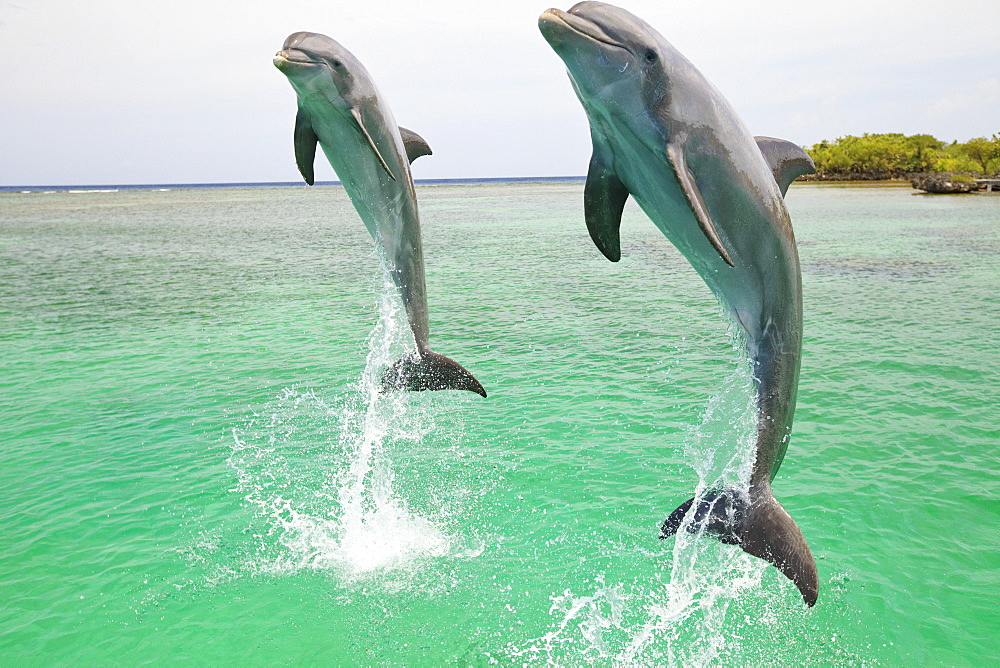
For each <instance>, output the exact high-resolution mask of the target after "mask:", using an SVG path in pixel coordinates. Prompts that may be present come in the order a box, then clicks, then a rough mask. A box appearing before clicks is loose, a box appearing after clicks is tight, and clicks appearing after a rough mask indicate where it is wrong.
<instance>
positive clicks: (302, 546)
mask: <svg viewBox="0 0 1000 668" xmlns="http://www.w3.org/2000/svg"><path fill="white" fill-rule="evenodd" d="M401 311H402V309H401V308H400V306H399V297H398V295H397V291H396V289H395V287H394V286H393V285H392V284H391V283H390V282H389V279H388V277H387V276H385V277H384V285H383V290H382V293H381V296H380V298H379V313H380V317H379V321H378V323H377V325H376V326H375V328H374V330H373V331H372V334H371V335H370V337H369V340H368V345H369V353H368V356H367V363H366V367H365V371H364V373H363V374H362V377H361V379H360V380H359V382H358V383H357V384H356V386H355V387H354V388H353V389H352V390H351V392H350V393H349V395H348V396H347V397H346V398H344V400H343V402H342V404H341V405H338V406H337V407H336V408H333V407H331V406H329V405H327V404H326V403H324V402H323V401H321V400H320V399H319V398H318V397H316V395H315V394H314V393H311V392H305V393H300V392H298V391H297V390H294V389H289V390H286V391H285V392H284V396H283V397H281V398H279V399H278V400H277V401H276V405H274V406H272V407H271V408H270V409H269V410H270V412H272V415H271V416H270V417H268V416H260V417H262V418H264V420H266V421H267V425H266V427H265V428H263V429H261V430H260V433H259V434H257V435H254V438H253V439H252V440H253V441H256V442H257V443H256V444H255V443H253V442H250V441H249V440H248V438H247V437H241V434H240V433H239V432H238V430H234V431H233V443H232V445H231V449H232V456H231V457H230V459H229V463H230V465H231V466H232V467H233V468H234V469H236V471H237V474H238V475H239V479H240V485H239V487H238V488H237V489H238V491H241V492H242V493H243V494H244V497H245V499H246V500H247V501H248V502H249V503H252V504H253V505H255V506H257V507H258V509H259V515H260V516H262V517H264V518H265V519H266V521H267V523H268V535H267V536H266V537H263V538H265V539H270V538H272V537H273V538H276V539H277V544H278V545H279V546H280V547H281V548H282V549H280V550H278V553H277V554H274V553H273V552H274V551H273V550H270V551H268V550H267V549H266V548H267V545H265V549H264V552H265V553H268V556H267V557H266V558H265V559H264V560H263V561H262V562H258V563H257V564H256V569H257V570H260V571H264V572H271V573H279V572H280V573H294V572H297V571H300V570H303V569H311V570H328V571H331V572H334V573H336V574H337V575H339V576H340V577H341V578H343V580H344V581H345V582H349V581H352V580H354V579H356V578H359V577H363V576H367V575H371V574H374V573H379V572H384V571H397V572H398V571H400V570H403V571H409V570H413V569H415V568H418V567H419V566H420V564H421V563H424V562H426V561H427V560H430V559H440V558H446V557H450V558H458V557H473V556H477V555H478V554H480V553H481V552H482V550H483V548H482V546H481V545H473V546H472V547H470V546H469V545H468V543H467V541H462V540H461V539H456V538H453V537H452V536H450V535H449V533H448V531H447V528H446V526H445V523H444V521H443V518H442V517H427V516H423V515H421V514H419V513H417V512H415V511H413V510H412V509H411V508H410V507H409V506H408V504H407V502H406V500H405V499H403V498H401V496H400V495H399V493H398V492H397V491H396V488H395V485H394V479H395V472H394V470H393V467H392V463H391V456H390V455H391V454H392V453H391V452H390V451H389V449H388V448H389V446H390V445H391V444H397V443H400V442H404V443H414V442H419V441H420V440H421V439H422V438H424V437H425V436H426V435H427V434H430V433H432V432H433V430H434V418H433V416H432V415H428V414H427V413H426V412H423V411H420V410H417V409H414V407H413V405H412V404H413V401H412V397H411V395H409V394H408V393H405V392H387V393H383V392H380V391H379V387H380V380H381V374H382V371H383V370H384V369H385V368H386V366H387V365H388V364H390V363H392V362H393V361H395V360H396V359H398V358H399V357H400V356H401V355H402V353H403V352H404V351H405V349H406V347H407V345H406V344H409V345H410V346H412V335H411V334H410V331H409V327H408V325H407V324H406V321H405V319H404V318H403V316H402V313H401ZM303 411H305V412H306V413H310V412H311V413H312V414H314V415H317V414H318V415H324V414H325V416H326V418H327V420H328V421H333V420H336V422H337V425H336V427H335V428H332V429H331V431H333V432H335V433H336V436H334V435H333V434H331V437H330V446H331V449H332V450H333V451H334V452H333V454H334V455H335V460H336V462H337V465H336V466H335V467H334V468H333V470H331V471H330V472H329V473H328V474H326V479H325V480H315V479H312V480H309V479H307V476H304V475H300V473H299V472H297V470H296V467H295V466H293V465H292V464H290V463H289V462H288V461H286V460H285V459H284V457H283V456H282V454H281V453H282V450H283V449H284V445H285V444H284V438H285V437H284V436H283V434H286V433H294V432H295V425H294V422H295V421H302V422H304V421H306V420H307V416H303V415H302V412H303ZM288 422H292V424H287V423H288ZM310 488H311V489H310ZM266 542H267V540H265V543H266ZM271 542H272V544H273V541H271Z"/></svg>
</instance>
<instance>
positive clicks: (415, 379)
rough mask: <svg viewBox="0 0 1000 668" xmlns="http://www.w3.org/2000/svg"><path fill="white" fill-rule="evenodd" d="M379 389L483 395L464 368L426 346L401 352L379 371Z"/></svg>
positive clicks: (479, 385)
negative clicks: (382, 371)
mask: <svg viewBox="0 0 1000 668" xmlns="http://www.w3.org/2000/svg"><path fill="white" fill-rule="evenodd" d="M381 389H382V391H383V392H387V391H392V390H409V391H411V392H421V391H423V390H468V391H469V392H475V393H476V394H478V395H479V396H482V397H485V396H486V390H485V389H483V386H482V384H481V383H480V382H479V381H478V380H476V377H475V376H473V375H472V374H471V373H469V371H468V369H466V368H465V367H464V366H462V365H461V364H459V363H458V362H456V361H455V360H453V359H451V358H450V357H445V356H444V355H441V354H439V353H436V352H434V351H433V350H431V349H430V348H425V349H424V350H415V351H413V352H412V353H408V354H407V355H404V356H403V357H402V358H400V359H399V360H397V361H396V363H395V364H393V365H392V366H391V367H389V368H388V369H386V371H385V373H384V374H383V375H382V387H381Z"/></svg>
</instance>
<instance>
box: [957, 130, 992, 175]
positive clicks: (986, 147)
mask: <svg viewBox="0 0 1000 668" xmlns="http://www.w3.org/2000/svg"><path fill="white" fill-rule="evenodd" d="M961 147H962V148H961V152H962V153H963V154H964V155H965V156H966V157H967V158H969V159H970V160H973V161H974V162H975V163H976V164H977V165H979V166H980V167H982V170H983V173H984V174H988V173H990V171H991V170H990V166H991V165H992V164H993V163H994V162H1000V136H998V135H993V136H992V137H991V138H989V139H987V138H986V137H976V138H975V139H970V140H969V141H967V142H965V143H964V144H962V145H961Z"/></svg>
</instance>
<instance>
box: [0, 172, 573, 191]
mask: <svg viewBox="0 0 1000 668" xmlns="http://www.w3.org/2000/svg"><path fill="white" fill-rule="evenodd" d="M586 180H587V177H586V176H495V177H464V178H449V179H414V180H413V182H414V183H415V184H416V185H418V186H434V185H472V184H477V183H495V184H504V183H571V182H583V181H586ZM316 185H317V186H334V187H340V186H341V185H342V184H341V182H340V181H316ZM297 187H301V188H309V187H310V186H307V185H306V184H305V183H303V182H302V181H232V182H219V183H105V184H87V185H21V186H0V192H8V193H10V192H12V193H38V192H72V193H100V192H114V191H117V190H191V189H202V188H204V189H210V188H297Z"/></svg>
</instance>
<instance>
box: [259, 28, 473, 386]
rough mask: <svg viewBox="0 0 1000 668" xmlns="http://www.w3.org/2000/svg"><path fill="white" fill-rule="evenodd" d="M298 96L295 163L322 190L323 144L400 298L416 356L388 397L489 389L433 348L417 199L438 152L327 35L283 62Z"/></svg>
mask: <svg viewBox="0 0 1000 668" xmlns="http://www.w3.org/2000/svg"><path fill="white" fill-rule="evenodd" d="M274 64H275V66H276V67H277V68H278V69H279V70H281V72H282V73H283V74H284V75H285V76H287V77H288V81H289V82H290V83H291V84H292V88H293V89H295V93H296V95H297V96H298V114H297V115H296V117H295V162H296V163H297V164H298V167H299V171H300V172H301V173H302V177H303V178H304V179H305V181H306V183H308V184H309V185H312V184H313V180H314V177H313V161H314V160H315V157H316V144H317V143H318V144H319V145H320V146H321V147H322V148H323V153H325V154H326V157H327V159H328V160H329V161H330V165H332V166H333V169H334V171H335V172H337V176H338V177H340V180H341V182H342V183H343V185H344V189H345V190H346V191H347V194H348V195H349V196H350V198H351V202H352V203H353V204H354V208H355V209H357V211H358V215H360V216H361V220H362V221H363V222H364V224H365V227H367V228H368V231H369V232H370V233H371V235H372V237H374V239H375V241H376V244H377V246H378V248H379V254H380V255H381V257H382V260H383V261H384V262H385V263H386V264H387V266H388V268H389V273H390V274H391V275H392V279H393V282H394V283H395V284H396V287H397V288H398V289H399V294H400V296H401V297H402V299H403V305H404V306H405V308H406V316H407V319H408V321H409V324H410V330H411V331H412V332H413V339H414V341H415V343H416V350H415V351H413V352H412V353H410V354H408V355H406V356H404V357H403V358H402V359H400V360H399V361H397V362H396V363H395V364H394V365H392V366H391V367H390V368H389V369H388V370H387V371H386V372H385V374H384V375H383V377H382V387H383V389H406V390H449V389H450V390H469V391H471V392H476V393H477V394H480V395H482V396H484V397H485V396H486V390H484V389H483V386H482V385H481V384H480V383H479V381H478V380H476V379H475V377H474V376H473V375H472V374H471V373H469V372H468V371H467V370H466V369H465V367H463V366H462V365H461V364H459V363H458V362H456V361H455V360H453V359H451V358H448V357H445V356H444V355H440V354H438V353H436V352H434V351H433V350H431V349H430V346H429V345H428V344H427V338H428V336H429V332H430V330H429V325H428V321H427V288H426V286H425V281H424V257H423V250H422V248H421V243H420V218H419V217H418V215H417V197H416V193H415V192H414V189H413V178H412V177H411V176H410V163H411V162H413V160H415V159H416V158H418V157H420V156H421V155H430V153H431V149H430V147H429V146H428V145H427V142H425V141H424V140H423V139H422V138H421V137H420V136H419V135H418V134H416V133H415V132H413V131H411V130H407V129H405V128H400V127H397V125H396V121H395V120H394V119H393V116H392V111H391V110H390V109H389V106H388V105H387V104H386V103H385V101H384V100H383V99H382V97H381V96H380V95H379V92H378V89H377V88H376V87H375V82H374V81H372V78H371V76H369V74H368V71H367V70H366V69H365V66H364V65H362V64H361V62H360V61H359V60H358V59H357V58H355V57H354V55H353V54H352V53H351V52H350V51H348V50H347V49H345V48H344V47H343V46H341V45H340V44H339V43H337V42H336V41H334V40H332V39H330V38H329V37H327V36H326V35H320V34H317V33H311V32H297V33H294V34H292V35H289V37H288V39H286V40H285V44H284V46H283V47H282V50H281V51H279V52H278V53H277V54H276V55H275V56H274Z"/></svg>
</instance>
